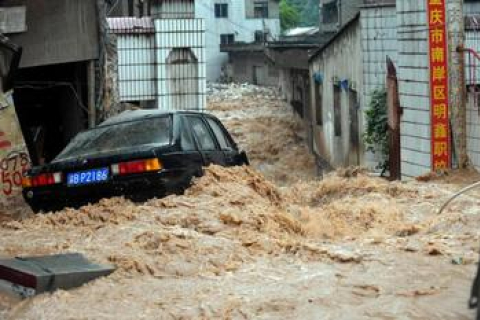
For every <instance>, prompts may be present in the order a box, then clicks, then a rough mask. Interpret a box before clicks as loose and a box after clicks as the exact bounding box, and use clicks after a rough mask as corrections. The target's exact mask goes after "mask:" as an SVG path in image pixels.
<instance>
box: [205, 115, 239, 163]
mask: <svg viewBox="0 0 480 320" xmlns="http://www.w3.org/2000/svg"><path fill="white" fill-rule="evenodd" d="M205 118H206V120H207V123H208V125H209V126H210V129H211V130H212V132H213V133H214V135H215V138H216V139H217V142H218V144H219V146H220V149H221V150H222V152H223V154H224V156H225V165H227V166H235V165H240V164H241V163H239V158H238V150H237V149H236V147H235V143H234V142H233V139H232V138H231V137H230V135H229V134H228V132H227V129H225V127H224V126H223V125H222V124H221V123H220V121H218V120H217V119H215V118H213V117H209V116H206V117H205Z"/></svg>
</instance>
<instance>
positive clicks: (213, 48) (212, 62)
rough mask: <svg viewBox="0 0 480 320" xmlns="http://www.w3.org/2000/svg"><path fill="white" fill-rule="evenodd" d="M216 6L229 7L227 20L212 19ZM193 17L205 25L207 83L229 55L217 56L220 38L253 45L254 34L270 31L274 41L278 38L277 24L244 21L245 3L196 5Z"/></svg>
mask: <svg viewBox="0 0 480 320" xmlns="http://www.w3.org/2000/svg"><path fill="white" fill-rule="evenodd" d="M215 3H227V4H228V18H215V5H214V4H215ZM195 16H196V17H197V18H203V19H204V20H205V25H206V63H207V80H208V81H216V80H218V78H219V77H220V75H221V68H222V65H223V64H224V63H226V62H227V61H228V55H227V54H226V53H222V52H220V35H221V34H229V33H231V34H234V35H235V41H244V42H252V41H253V40H254V38H255V36H254V33H255V31H256V30H264V27H265V28H266V29H268V30H270V33H271V34H272V36H274V37H275V38H276V37H278V36H279V35H280V20H279V19H278V18H277V19H246V11H245V0H201V1H195Z"/></svg>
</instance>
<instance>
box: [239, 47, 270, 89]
mask: <svg viewBox="0 0 480 320" xmlns="http://www.w3.org/2000/svg"><path fill="white" fill-rule="evenodd" d="M230 55H231V65H232V72H233V74H232V75H231V76H232V77H233V81H234V82H238V83H245V82H247V83H254V67H259V68H260V69H256V70H257V83H256V84H258V85H263V86H278V85H279V78H278V77H279V72H278V69H277V68H276V67H275V66H274V65H273V64H272V63H271V62H270V60H269V59H268V58H267V57H266V56H265V54H264V53H263V52H238V53H231V54H230Z"/></svg>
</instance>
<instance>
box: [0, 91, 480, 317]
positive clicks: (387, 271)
mask: <svg viewBox="0 0 480 320" xmlns="http://www.w3.org/2000/svg"><path fill="white" fill-rule="evenodd" d="M212 90H213V89H212ZM215 90H217V91H218V92H217V91H215V92H213V93H212V95H213V96H212V97H211V98H210V99H209V103H210V104H209V105H210V110H212V111H213V112H214V113H216V114H217V115H219V116H220V117H221V118H222V120H223V121H224V123H226V124H227V126H228V127H229V129H230V130H232V131H234V134H235V135H236V137H237V139H238V140H239V141H240V145H241V147H242V148H244V149H245V150H247V152H248V154H249V155H250V158H251V160H252V164H253V165H252V166H251V167H234V168H223V167H219V166H210V167H208V168H205V175H204V176H203V177H201V178H198V179H195V181H194V183H193V186H192V187H191V188H189V189H188V190H187V191H186V192H185V194H184V195H179V196H177V195H173V196H168V197H166V198H162V199H152V200H150V201H148V202H146V203H141V204H134V203H131V202H130V201H127V200H125V199H122V198H114V199H105V200H103V201H101V202H100V203H99V204H95V205H89V206H86V207H83V208H81V209H79V210H73V209H65V210H62V211H60V212H57V213H50V214H46V215H37V216H33V217H29V218H26V219H23V220H20V221H3V222H0V233H1V235H2V241H1V242H0V255H2V256H11V257H13V256H21V255H32V254H47V253H48V254H53V253H67V252H79V253H82V254H84V255H85V256H87V257H89V259H91V260H93V261H96V262H98V263H107V264H108V263H110V264H114V265H116V266H117V267H118V270H117V271H116V272H115V273H114V274H112V275H110V276H108V277H106V278H103V279H99V280H96V281H94V282H92V283H89V284H86V285H84V286H83V287H81V288H78V289H76V290H73V291H69V292H64V291H57V292H55V293H52V294H43V295H40V296H36V297H34V298H30V299H28V300H25V301H22V302H18V301H12V300H9V299H7V298H5V297H2V295H1V294H0V318H7V319H26V320H29V319H35V320H36V319H52V320H55V319H79V318H82V319H254V318H262V319H318V318H319V315H320V317H321V318H322V319H396V318H398V317H399V315H401V316H405V317H406V318H408V319H433V318H435V319H452V320H453V319H470V318H473V316H472V315H473V314H472V312H470V311H469V310H467V308H466V302H467V300H468V295H469V289H470V285H471V281H472V279H473V275H474V271H475V268H476V267H475V264H474V262H475V261H476V260H477V257H476V252H477V251H478V243H479V240H480V232H479V231H478V225H479V224H478V223H480V214H479V213H480V210H479V209H478V205H477V202H478V200H477V199H478V197H477V195H478V194H475V193H473V194H470V195H469V196H468V197H465V198H462V199H459V201H458V202H455V204H453V205H452V206H451V207H450V208H449V209H448V210H446V212H445V214H444V215H442V216H437V215H436V209H438V207H439V206H440V205H441V204H442V202H443V201H444V200H445V199H446V198H448V196H450V195H451V194H452V193H453V192H454V191H455V190H458V189H459V188H461V186H460V185H454V184H443V183H439V182H437V181H435V182H416V181H414V182H408V183H404V182H388V181H386V180H383V179H380V178H376V177H372V176H370V175H369V173H368V172H365V171H364V170H360V169H358V168H349V169H344V170H338V171H336V172H332V173H330V174H329V175H327V176H326V177H325V178H324V179H323V180H319V179H317V178H316V175H315V170H314V166H313V161H312V160H311V156H310V155H309V153H308V150H307V148H306V147H305V146H304V143H305V138H304V134H303V133H302V132H301V125H300V124H301V121H300V120H299V119H297V118H296V116H295V115H294V114H293V113H292V112H291V110H290V109H289V107H288V105H286V104H285V103H284V102H283V101H282V100H281V99H279V98H278V97H277V96H276V95H274V98H265V96H264V95H263V93H262V92H270V89H261V88H256V87H251V86H234V85H229V86H225V87H219V88H218V89H215ZM242 90H246V92H244V93H242ZM272 94H274V93H273V91H272ZM237 95H238V96H237ZM267 96H268V95H267ZM232 97H233V98H232ZM262 151H263V152H264V153H263V154H262ZM392 306H393V307H392Z"/></svg>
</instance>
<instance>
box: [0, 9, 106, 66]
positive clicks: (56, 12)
mask: <svg viewBox="0 0 480 320" xmlns="http://www.w3.org/2000/svg"><path fill="white" fill-rule="evenodd" d="M0 5H2V6H9V5H26V6H27V28H28V31H27V32H25V33H19V34H11V35H8V36H9V37H10V38H11V40H12V41H13V42H14V43H17V44H18V45H20V46H22V47H23V48H24V51H23V56H22V60H21V64H20V66H21V67H22V68H25V67H33V66H40V65H49V64H58V63H68V62H77V61H85V60H94V59H97V57H98V31H97V30H98V27H97V26H98V24H97V12H96V7H95V0H28V1H27V0H10V1H8V0H6V1H2V2H1V4H0Z"/></svg>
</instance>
